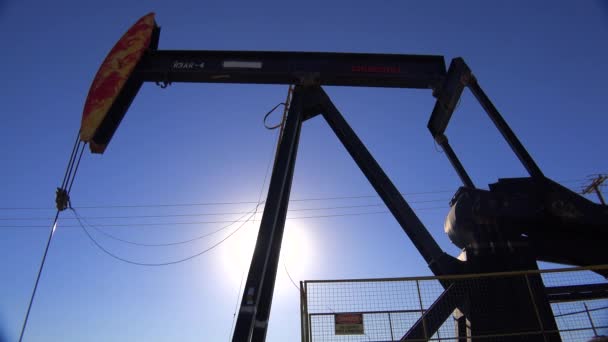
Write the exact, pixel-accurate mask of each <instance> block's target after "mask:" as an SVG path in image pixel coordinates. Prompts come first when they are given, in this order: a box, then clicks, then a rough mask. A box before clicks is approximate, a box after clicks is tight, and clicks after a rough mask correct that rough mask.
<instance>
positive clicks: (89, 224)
mask: <svg viewBox="0 0 608 342" xmlns="http://www.w3.org/2000/svg"><path fill="white" fill-rule="evenodd" d="M74 210H75V209H74ZM255 210H257V207H256V209H252V210H250V211H248V212H246V213H245V215H242V216H241V217H239V218H237V219H236V220H234V221H232V222H230V223H229V224H227V225H225V226H223V227H221V228H219V229H216V230H214V231H212V232H210V233H207V234H203V235H198V236H196V237H193V238H191V239H188V240H182V241H175V242H167V243H141V242H137V241H131V240H127V239H123V238H120V237H117V236H116V235H113V234H110V233H108V232H106V231H105V230H104V229H101V228H99V227H98V226H96V225H93V224H91V223H89V222H87V221H86V220H85V218H84V217H82V216H80V219H81V220H82V221H83V222H84V223H86V224H87V225H88V226H89V227H91V228H93V229H95V230H96V231H98V232H99V233H101V234H103V235H105V236H106V237H108V238H110V239H112V240H116V241H120V242H123V243H127V244H130V245H135V246H140V247H167V246H177V245H183V244H187V243H190V242H194V241H198V240H201V239H203V238H206V237H209V236H211V235H213V234H216V233H219V232H221V231H222V230H225V229H228V228H229V227H231V226H232V225H234V224H236V223H238V222H241V220H242V219H243V218H244V217H245V216H247V214H251V213H253V212H254V211H255Z"/></svg>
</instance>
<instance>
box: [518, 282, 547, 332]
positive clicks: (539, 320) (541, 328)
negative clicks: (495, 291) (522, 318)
mask: <svg viewBox="0 0 608 342" xmlns="http://www.w3.org/2000/svg"><path fill="white" fill-rule="evenodd" d="M524 277H525V278H526V285H528V292H529V293H530V300H531V302H532V306H533V307H534V313H535V314H536V319H537V320H538V326H539V327H540V332H541V334H543V340H545V341H547V335H545V328H544V326H543V320H542V319H541V318H540V313H539V312H538V307H537V306H536V299H535V298H534V293H533V292H532V287H531V286H530V280H529V279H528V274H527V273H526V274H524Z"/></svg>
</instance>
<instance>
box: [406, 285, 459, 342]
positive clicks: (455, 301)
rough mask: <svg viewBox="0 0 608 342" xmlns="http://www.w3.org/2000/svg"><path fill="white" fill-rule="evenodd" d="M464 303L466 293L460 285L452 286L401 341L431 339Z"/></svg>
mask: <svg viewBox="0 0 608 342" xmlns="http://www.w3.org/2000/svg"><path fill="white" fill-rule="evenodd" d="M463 302H464V291H463V289H462V288H460V284H458V283H454V284H451V285H450V286H449V287H448V288H447V289H446V290H445V291H443V293H442V294H441V296H439V298H437V300H435V302H434V303H433V304H432V305H431V306H430V307H429V309H428V310H427V311H426V312H424V314H423V315H422V317H420V318H419V319H418V321H416V323H414V325H413V326H412V327H411V328H410V330H409V331H408V332H407V333H406V334H405V335H404V336H403V337H402V338H401V341H410V340H423V339H426V340H428V339H430V338H431V337H432V336H433V335H434V334H435V333H436V332H437V330H439V328H441V325H442V324H443V322H445V320H446V319H448V317H450V316H451V315H452V313H453V312H454V310H456V308H457V307H459V306H462V303H463Z"/></svg>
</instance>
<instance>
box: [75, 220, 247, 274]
mask: <svg viewBox="0 0 608 342" xmlns="http://www.w3.org/2000/svg"><path fill="white" fill-rule="evenodd" d="M70 209H71V210H72V211H73V212H74V215H75V216H76V218H77V221H78V222H79V223H80V227H81V228H82V230H83V231H84V233H85V234H86V235H87V237H88V238H89V240H91V242H93V244H94V245H95V246H97V248H99V249H100V250H101V251H102V252H104V253H105V254H107V255H109V256H110V257H112V258H114V259H116V260H118V261H122V262H125V263H127V264H131V265H137V266H150V267H159V266H169V265H175V264H179V263H182V262H185V261H188V260H192V259H194V258H196V257H199V256H201V255H203V254H205V253H207V252H209V251H211V250H213V249H215V248H216V247H218V246H219V245H221V244H222V243H224V242H225V241H226V240H228V239H229V238H230V237H232V236H233V235H234V234H236V233H237V232H238V231H239V230H241V228H243V226H244V225H245V224H246V223H247V222H249V220H250V219H251V218H252V217H253V214H251V215H250V216H249V217H248V218H247V220H245V221H243V222H242V223H241V224H240V225H239V226H238V227H237V228H236V229H235V230H233V231H232V232H231V233H230V234H228V235H226V236H225V237H224V238H223V239H221V240H220V241H218V242H216V243H215V244H213V245H211V246H210V247H208V248H206V249H204V250H202V251H200V252H198V253H195V254H192V255H190V256H187V257H185V258H181V259H177V260H171V261H166V262H159V263H145V262H138V261H133V260H129V259H126V258H123V257H120V256H118V255H116V254H114V253H112V252H110V251H109V250H107V249H106V248H104V247H103V246H102V245H101V244H100V243H99V242H97V240H95V238H94V237H93V236H92V235H91V233H89V231H88V230H87V228H86V227H85V226H84V224H83V223H82V221H81V220H80V218H79V217H78V213H77V212H76V211H74V210H73V209H72V208H70Z"/></svg>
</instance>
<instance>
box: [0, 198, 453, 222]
mask: <svg viewBox="0 0 608 342" xmlns="http://www.w3.org/2000/svg"><path fill="white" fill-rule="evenodd" d="M448 201H449V199H434V200H421V201H410V202H409V203H433V202H445V203H447V202H448ZM264 202H265V201H261V203H260V204H263V203H264ZM384 206H386V205H385V204H384V203H375V204H360V205H346V206H333V207H316V208H296V209H289V210H288V211H290V212H291V211H316V210H334V209H354V208H370V207H384ZM76 209H78V208H76ZM250 212H251V210H250V211H237V212H219V213H194V214H165V215H122V216H84V217H83V216H81V217H82V218H85V219H131V218H163V217H199V216H222V215H242V214H248V213H250ZM50 219H51V217H13V218H10V217H9V218H0V221H34V220H50ZM64 220H75V218H71V217H67V218H65V219H64Z"/></svg>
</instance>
